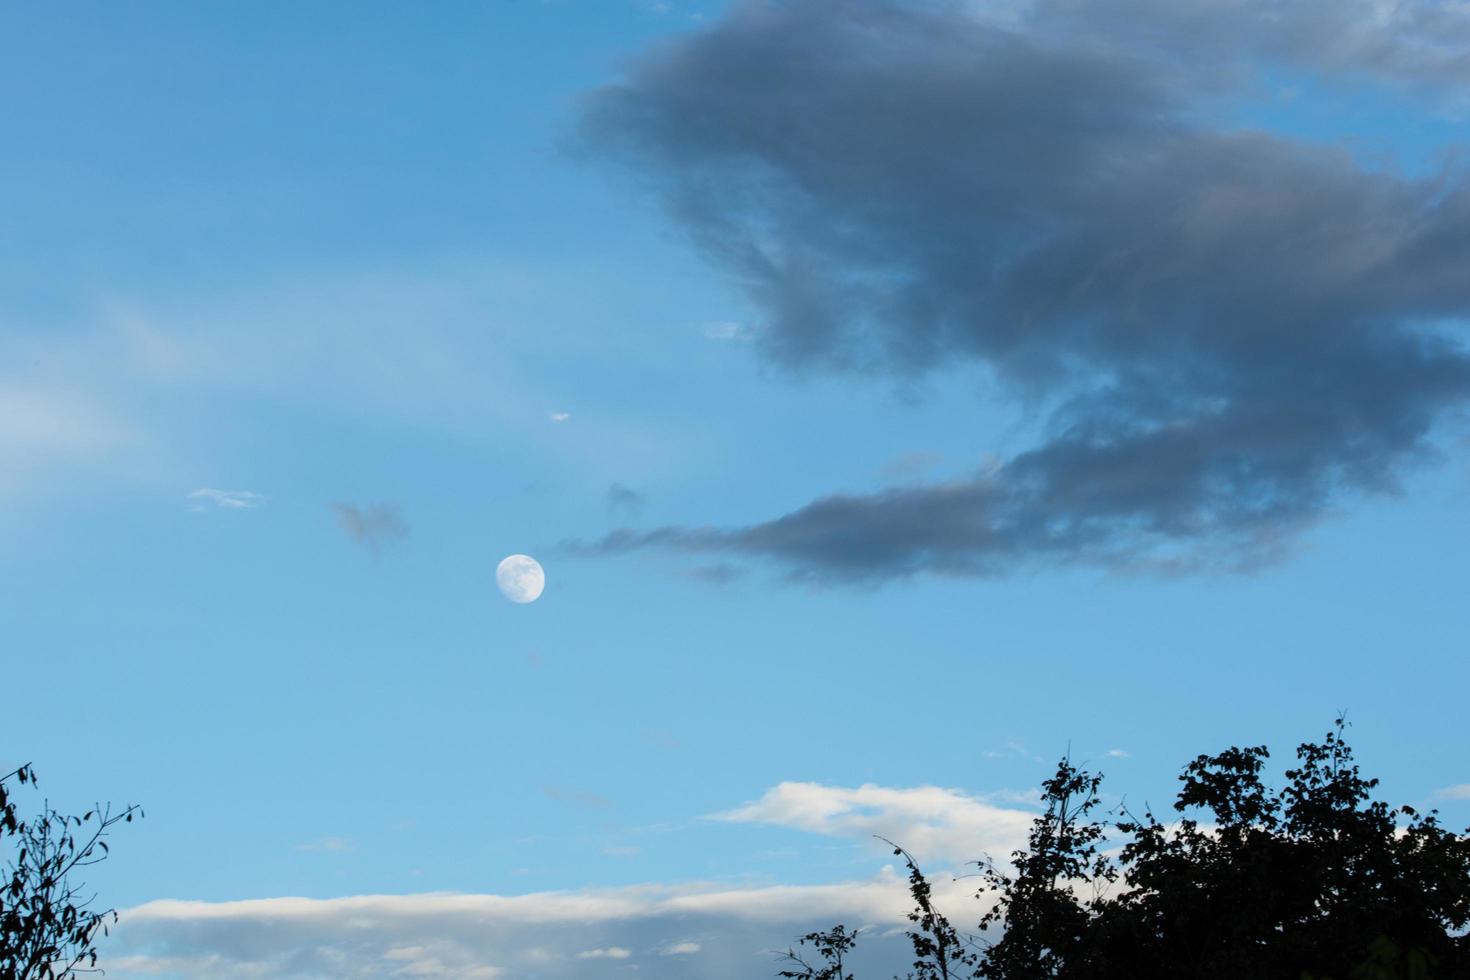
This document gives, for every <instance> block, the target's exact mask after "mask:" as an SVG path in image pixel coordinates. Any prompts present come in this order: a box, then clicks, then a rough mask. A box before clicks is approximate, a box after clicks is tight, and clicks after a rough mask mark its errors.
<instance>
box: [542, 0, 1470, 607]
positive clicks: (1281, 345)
mask: <svg viewBox="0 0 1470 980" xmlns="http://www.w3.org/2000/svg"><path fill="white" fill-rule="evenodd" d="M1000 10H1001V13H994V12H992V13H989V14H985V13H981V12H979V10H978V8H976V7H975V6H974V5H968V4H961V3H938V4H908V3H900V2H890V0H854V2H851V3H845V4H842V5H834V4H831V3H824V2H820V0H791V2H783V3H771V2H762V0H749V2H742V3H737V4H735V5H734V6H733V8H732V9H731V11H730V12H729V13H728V14H727V15H726V16H725V17H724V18H723V19H722V20H720V21H719V22H717V23H715V24H714V25H713V26H710V27H709V28H707V29H703V30H701V31H699V32H698V33H694V34H689V35H685V36H683V37H679V38H676V39H674V40H672V41H669V42H667V43H663V44H661V45H659V46H658V47H656V48H655V49H653V50H652V51H650V52H648V53H646V54H645V55H644V56H643V57H642V58H641V60H638V61H637V62H636V63H634V64H633V65H632V67H631V68H630V69H629V71H628V72H627V74H626V76H625V77H624V78H623V79H621V80H620V81H618V82H616V83H613V84H609V85H606V86H604V87H602V88H601V89H598V90H596V91H594V92H591V93H589V94H588V95H587V97H586V99H585V101H584V105H583V114H582V117H581V126H580V130H579V138H580V140H581V143H582V145H583V146H585V147H586V148H587V149H588V150H589V152H594V153H596V154H598V155H600V156H602V157H611V158H614V159H617V160H621V161H623V162H624V163H626V164H627V165H628V167H629V169H630V170H632V171H634V172H635V173H637V174H639V175H640V178H641V179H642V180H644V181H646V182H648V183H649V184H651V186H652V188H653V190H654V191H655V192H656V194H657V195H659V196H660V197H661V198H662V199H663V201H664V202H665V203H666V205H667V207H668V209H669V211H670V213H671V214H672V216H673V218H674V220H675V221H676V222H677V224H678V225H679V226H680V227H681V228H682V229H683V230H684V231H685V232H686V233H687V234H688V236H689V238H690V240H691V241H692V242H693V243H694V244H695V246H696V247H697V248H698V249H699V250H700V251H701V252H702V253H703V254H704V255H705V256H706V257H707V258H708V259H709V260H710V261H711V262H712V263H713V264H714V265H715V266H716V267H718V268H719V269H721V270H723V271H724V272H725V273H727V274H728V275H729V276H730V277H731V278H732V279H733V280H734V282H735V283H737V284H738V285H739V286H740V287H741V288H743V289H744V291H745V293H746V295H747V297H748V298H749V300H750V302H751V303H752V304H753V306H754V307H755V308H756V309H757V310H759V311H760V312H761V313H762V314H763V316H764V321H765V322H764V323H763V324H761V325H760V329H759V331H758V334H757V336H756V342H757V345H758V348H759V349H760V350H761V351H762V353H763V356H764V357H765V358H766V359H767V360H768V361H769V362H771V363H773V364H776V365H778V366H781V367H784V368H786V369H789V370H791V371H794V372H803V373H820V372H828V373H834V372H835V373H857V374H863V375H869V376H884V375H887V376H893V377H899V378H917V377H922V376H923V375H925V374H926V373H929V372H933V371H937V370H941V369H945V368H949V367H953V366H956V365H971V366H973V367H975V368H977V369H978V370H979V371H980V373H981V376H982V377H983V378H984V379H985V380H984V385H983V386H984V388H985V390H987V391H994V392H1002V393H1006V394H1007V395H1008V396H1009V397H1011V398H1012V399H1013V400H1015V401H1016V402H1017V403H1019V404H1024V405H1028V406H1039V407H1041V408H1042V410H1043V414H1042V418H1043V419H1044V420H1045V422H1044V425H1043V427H1042V428H1043V432H1042V434H1041V436H1040V438H1039V441H1038V442H1037V443H1036V444H1035V445H1034V446H1032V447H1031V448H1028V449H1026V450H1025V451H1022V452H1019V453H1017V454H1015V455H1013V456H1011V457H1010V458H1009V459H1005V460H1002V461H1001V462H1000V463H999V464H998V465H996V466H991V467H986V468H984V469H982V470H980V471H977V472H975V473H973V474H971V475H969V476H965V477H961V478H958V479H954V480H951V481H949V482H943V483H922V484H913V485H905V486H900V487H895V488H891V489H888V490H884V491H881V492H878V493H835V494H832V495H829V496H826V497H823V498H821V499H818V500H816V501H814V502H811V503H809V504H807V505H806V506H803V507H800V508H798V509H796V510H793V511H791V512H790V513H787V514H785V515H784V516H779V517H776V518H774V519H771V520H766V521H761V522H757V523H753V524H749V525H745V526H725V527H720V526H705V527H700V526H666V527H660V528H655V529H652V530H631V529H627V528H624V529H619V530H616V531H613V532H612V533H610V534H608V535H606V536H605V537H603V538H601V539H600V540H595V541H570V542H566V543H565V550H566V551H567V552H568V553H570V554H576V555H584V556H597V555H617V554H624V553H627V552H631V551H635V550H639V549H647V548H657V549H664V550H671V551H675V552H688V553H694V554H698V555H706V554H718V555H726V556H732V557H733V558H735V559H737V560H744V561H757V562H768V563H771V564H773V565H775V566H776V567H777V568H779V569H781V570H783V571H784V572H785V573H787V574H788V575H789V576H790V577H792V578H795V579H800V580H806V581H813V582H849V583H854V582H855V583H882V582H885V581H891V580H895V579H903V578H907V577H911V576H913V575H915V574H920V573H927V574H939V575H951V576H997V575H1002V574H1007V573H1010V572H1012V571H1014V570H1016V569H1018V568H1026V567H1031V566H1036V565H1038V564H1050V565H1076V564H1081V565H1090V566H1094V567H1102V568H1108V569H1127V570H1144V571H1148V570H1152V571H1160V572H1170V573H1174V572H1201V571H1222V570H1223V571H1250V570H1254V569H1257V568H1259V567H1261V566H1263V565H1265V564H1269V563H1272V562H1275V561H1278V560H1280V559H1281V558H1283V557H1284V556H1287V555H1289V554H1290V553H1291V551H1292V548H1293V546H1294V545H1295V544H1296V542H1297V541H1298V539H1299V538H1300V536H1301V534H1302V533H1303V532H1304V531H1305V530H1306V529H1308V528H1310V527H1312V526H1313V525H1315V524H1316V523H1318V522H1319V521H1320V520H1322V519H1323V518H1324V517H1325V516H1326V515H1327V514H1328V513H1329V512H1330V511H1331V510H1332V509H1333V508H1334V507H1336V506H1338V505H1340V504H1342V503H1345V502H1349V501H1351V500H1352V499H1354V498H1361V497H1363V496H1366V495H1375V494H1385V493H1393V492H1397V491H1398V490H1399V489H1400V488H1401V487H1402V486H1403V481H1404V479H1405V477H1406V475H1407V474H1408V473H1409V472H1410V471H1411V470H1412V469H1413V468H1414V467H1415V466H1416V465H1418V464H1421V463H1423V462H1425V461H1429V460H1432V459H1434V458H1435V457H1436V456H1437V454H1438V448H1437V446H1436V435H1437V434H1438V433H1439V431H1440V430H1441V429H1442V428H1443V426H1445V425H1446V424H1447V423H1448V422H1449V421H1450V420H1451V419H1454V418H1456V417H1457V416H1461V415H1463V411H1464V408H1465V406H1466V403H1467V399H1470V355H1467V352H1466V349H1465V347H1464V344H1463V335H1462V333H1460V332H1459V331H1461V330H1462V328H1463V319H1464V318H1465V316H1466V314H1467V313H1470V280H1467V279H1466V278H1465V276H1464V275H1463V274H1462V272H1463V269H1464V267H1465V264H1466V261H1467V259H1470V183H1467V169H1466V167H1465V165H1464V164H1462V163H1458V162H1455V161H1453V160H1449V159H1448V158H1447V162H1445V163H1444V164H1443V165H1442V166H1441V167H1440V168H1439V169H1438V170H1435V171H1432V172H1427V173H1413V172H1408V171H1405V170H1402V169H1398V168H1394V167H1389V166H1382V165H1370V164H1369V163H1367V162H1364V161H1363V160H1360V159H1357V158H1355V156H1354V155H1353V154H1352V153H1351V152H1350V151H1349V150H1348V149H1346V148H1344V147H1339V146H1334V145H1331V144H1328V143H1325V142H1314V141H1308V140H1305V139H1302V138H1299V137H1294V136H1289V135H1285V134H1283V133H1280V132H1271V131H1267V130H1265V129H1262V128H1258V127H1251V126H1248V125H1244V124H1242V123H1241V122H1240V121H1239V120H1240V118H1241V114H1242V113H1243V112H1244V113H1245V114H1246V116H1247V117H1248V115H1249V110H1250V109H1251V107H1252V106H1255V105H1257V104H1259V103H1260V102H1261V100H1262V99H1263V98H1264V97H1265V96H1263V93H1267V92H1270V93H1274V91H1275V86H1277V85H1279V84H1280V83H1279V81H1273V80H1275V79H1281V78H1285V79H1287V80H1288V81H1298V80H1300V81H1302V84H1303V86H1306V87H1307V92H1306V94H1304V95H1301V96H1300V98H1302V99H1310V98H1311V97H1312V95H1313V91H1314V89H1313V87H1315V89H1316V90H1325V91H1327V92H1328V93H1329V94H1330V92H1331V91H1332V86H1334V85H1337V86H1346V85H1372V86H1377V87H1378V88H1379V89H1381V90H1382V91H1384V92H1385V93H1387V95H1388V96H1389V97H1392V98H1399V99H1410V100H1418V103H1419V106H1420V108H1421V109H1422V110H1423V111H1424V112H1425V113H1426V114H1431V115H1432V114H1433V113H1435V112H1439V111H1450V110H1451V109H1453V108H1454V104H1453V100H1454V99H1457V98H1462V95H1461V93H1463V91H1464V88H1463V83H1464V81H1465V80H1466V76H1467V75H1470V69H1467V68H1466V67H1465V62H1464V59H1463V58H1462V57H1458V56H1456V55H1455V53H1454V47H1453V44H1452V43H1451V41H1452V40H1453V39H1460V40H1465V39H1467V38H1470V12H1466V11H1465V10H1463V9H1462V8H1460V7H1450V6H1445V5H1436V4H1408V5H1391V6H1388V7H1385V6H1384V5H1382V4H1376V3H1372V2H1370V0H1347V2H1339V3H1333V4H1327V3H1323V2H1319V0H1311V2H1305V3H1302V4H1297V5H1293V6H1291V7H1290V8H1288V9H1287V10H1285V11H1283V10H1282V9H1281V8H1280V7H1279V5H1277V4H1271V3H1265V2H1261V0H1239V2H1234V3H1229V4H1212V5H1205V4H1200V3H1185V4H1161V3H1158V2H1157V0H1100V2H1096V3H1090V4H1075V3H1071V2H1064V0H1036V2H1022V3H1019V4H1007V5H1002V7H1001V8H1000ZM1144 25H1147V29H1145V28H1144ZM1308 81H1310V82H1311V85H1307V82H1308ZM1273 97H1274V96H1273Z"/></svg>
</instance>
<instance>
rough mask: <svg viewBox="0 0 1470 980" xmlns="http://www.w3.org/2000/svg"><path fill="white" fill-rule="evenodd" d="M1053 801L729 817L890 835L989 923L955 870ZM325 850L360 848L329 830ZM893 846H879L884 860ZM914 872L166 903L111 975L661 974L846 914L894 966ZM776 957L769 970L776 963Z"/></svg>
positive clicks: (721, 962) (737, 967) (829, 793)
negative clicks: (834, 878)
mask: <svg viewBox="0 0 1470 980" xmlns="http://www.w3.org/2000/svg"><path fill="white" fill-rule="evenodd" d="M1035 816H1036V811H1035V810H1026V809H1020V808H1008V807H999V806H995V805H993V804H990V803H988V802H986V801H985V800H983V799H982V798H979V797H975V796H971V795H969V794H966V793H964V792H962V791H960V790H955V789H945V788H941V787H935V786H918V787H911V788H894V787H884V786H876V785H872V784H865V785H863V786H858V787H842V786H827V785H823V784H820V783H796V782H787V783H781V784H780V785H778V786H775V787H773V788H772V789H770V790H769V791H768V792H766V793H765V794H763V795H762V796H761V798H760V799H758V800H756V801H754V802H751V803H748V804H745V805H744V806H741V807H738V808H736V809H734V810H729V811H725V812H722V813H717V814H713V815H711V819H712V820H715V821H720V822H736V823H759V824H766V825H770V826H777V827H785V828H790V829H795V830H800V831H805V832H808V833H815V834H821V835H825V836H829V837H836V838H844V839H848V840H851V841H853V842H854V844H855V845H857V846H858V847H860V848H863V847H867V846H868V845H869V844H871V843H872V837H873V835H874V834H879V835H882V836H884V837H887V838H889V839H892V840H895V841H897V842H901V843H903V844H905V846H908V847H909V848H910V850H911V851H912V852H913V853H914V854H915V856H916V857H918V858H919V860H920V861H922V862H925V864H924V866H925V868H926V871H927V872H928V873H929V875H930V878H931V880H932V882H933V884H934V894H935V897H936V901H938V902H939V903H940V907H941V908H947V909H950V910H952V911H953V913H954V914H955V916H956V922H957V924H958V923H970V922H971V920H976V921H978V918H979V915H980V912H981V910H982V909H983V907H984V906H983V905H981V904H980V903H977V902H976V901H975V899H974V895H975V891H976V888H975V885H974V883H973V882H972V881H970V880H968V879H959V878H957V877H956V876H955V875H954V874H952V873H951V871H952V869H957V868H959V867H961V866H962V865H963V864H965V863H966V862H968V861H973V860H975V859H977V858H979V857H981V856H982V855H983V853H984V852H986V851H990V852H992V854H991V856H992V857H994V858H995V859H997V860H1003V859H1004V857H1005V856H1006V855H1007V854H1008V853H1009V852H1010V851H1011V850H1012V849H1014V848H1016V847H1019V846H1020V845H1021V844H1022V843H1023V842H1024V840H1025V836H1026V832H1027V831H1028V829H1029V828H1030V824H1031V821H1032V820H1033V819H1034V818H1035ZM312 846H313V847H327V846H330V847H331V848H332V849H334V850H338V851H341V852H344V853H350V851H351V848H350V846H349V845H347V842H339V841H338V839H336V838H325V839H324V840H323V841H319V842H316V843H315V844H313V845H312ZM884 851H886V847H885V848H884V849H883V850H878V849H876V848H875V849H874V856H875V857H877V856H878V854H881V853H883V852H884ZM909 907H910V901H909V896H908V891H907V883H906V880H905V877H904V875H903V874H902V873H900V871H899V870H896V869H895V868H894V866H893V865H892V864H884V865H883V866H882V867H881V869H880V870H879V871H878V872H877V873H876V874H874V875H873V876H871V877H868V878H862V879H857V880H850V881H841V882H834V883H830V884H815V885H810V884H809V885H781V884H775V885H769V884H747V885H736V886H732V885H729V884H719V883H713V882H689V883H684V884H642V885H630V886H625V887H619V888H587V889H582V890H579V891H561V892H539V893H531V894H523V895H491V894H464V893H429V894H415V895H357V896H349V897H343V898H331V899H312V898H299V897H282V898H266V899H255V900H247V901H233V902H199V901H174V900H163V901H155V902H148V903H146V904H144V905H141V906H138V907H137V908H133V909H129V910H126V911H125V912H123V913H122V920H121V924H120V926H119V927H118V928H117V930H116V938H115V939H114V940H113V941H112V942H110V943H109V945H108V946H107V948H106V950H105V952H107V954H108V956H107V958H106V960H105V961H104V963H103V965H104V966H105V967H106V968H107V969H108V971H109V975H110V976H116V977H120V978H122V980H127V978H129V977H188V978H196V980H236V978H246V977H263V976H264V977H272V978H280V980H296V978H302V980H304V978H310V977H321V976H331V977H341V978H358V977H363V978H365V977H384V976H411V977H427V978H437V977H443V978H449V977H480V978H491V977H518V978H537V977H547V978H550V977H564V978H577V980H580V978H590V977H597V976H606V975H607V971H608V970H610V969H613V970H617V971H624V970H626V971H628V972H637V974H638V975H639V976H641V977H646V978H655V980H662V978H667V980H676V978H683V977H687V976H690V975H697V976H701V977H709V978H711V980H714V978H725V977H729V978H732V980H733V978H736V977H740V978H746V977H749V976H752V975H761V973H762V972H763V971H764V972H769V973H772V974H773V973H774V972H775V971H776V969H777V967H776V965H775V964H776V962H777V959H778V951H779V950H784V949H786V947H787V945H788V944H790V943H792V942H793V941H794V940H795V938H796V937H797V936H799V935H802V934H804V933H806V932H809V931H812V930H815V929H823V928H827V927H829V926H832V925H834V924H836V923H839V922H841V923H844V924H846V925H848V926H849V927H855V928H864V929H865V930H866V934H865V936H864V938H863V940H862V943H861V946H862V950H863V956H862V961H863V963H864V969H865V971H867V972H870V973H873V974H874V975H884V974H885V972H887V973H892V972H894V971H897V970H899V969H901V968H902V967H903V966H904V965H905V964H906V963H907V962H908V960H909V959H910V958H911V952H910V950H909V947H908V944H907V940H906V939H905V938H904V936H903V931H904V928H905V922H906V920H905V918H904V916H905V913H906V912H907V911H908V910H909ZM766 968H769V969H768V970H767V969H766Z"/></svg>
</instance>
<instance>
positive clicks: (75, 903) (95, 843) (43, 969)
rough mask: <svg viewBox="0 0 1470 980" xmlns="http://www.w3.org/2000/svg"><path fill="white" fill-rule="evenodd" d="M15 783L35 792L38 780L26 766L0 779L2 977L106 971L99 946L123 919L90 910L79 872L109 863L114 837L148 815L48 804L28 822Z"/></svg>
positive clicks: (25, 979)
mask: <svg viewBox="0 0 1470 980" xmlns="http://www.w3.org/2000/svg"><path fill="white" fill-rule="evenodd" d="M12 780H14V783H15V785H22V786H23V785H26V784H30V785H32V786H34V785H35V783H36V774H35V771H34V770H33V769H32V768H31V767H30V766H29V765H26V766H21V767H20V768H19V769H16V770H15V771H13V772H11V773H9V774H8V775H5V776H3V777H0V847H3V849H4V851H5V852H6V871H8V873H9V874H8V881H6V883H5V886H4V891H3V892H0V977H3V978H4V980H65V978H68V977H74V976H76V975H77V974H79V973H89V972H101V971H98V970H96V966H97V948H96V945H95V941H96V939H97V938H98V936H99V935H106V934H107V929H108V925H109V924H110V923H113V922H116V921H117V913H116V912H115V911H113V910H112V909H108V910H106V911H100V912H99V911H92V910H91V909H90V908H89V906H90V905H91V904H92V902H93V901H94V899H95V896H89V895H87V894H86V886H85V885H84V884H82V883H80V882H78V881H76V880H75V877H76V872H77V871H78V870H80V869H81V868H85V867H88V866H89V865H93V864H96V863H98V862H99V861H101V860H103V859H104V858H105V857H106V856H107V850H108V848H107V841H106V839H105V838H106V837H107V836H108V833H109V831H110V830H111V829H112V828H113V827H114V826H116V825H117V824H119V823H131V822H132V820H133V817H134V816H142V814H143V811H142V810H141V809H139V808H138V807H136V806H129V807H127V808H126V809H124V810H123V811H121V812H120V813H113V812H112V809H111V807H110V806H98V807H94V808H93V809H91V810H88V811H87V812H86V813H85V814H83V815H82V816H80V817H78V816H71V815H67V814H63V813H59V812H57V811H56V810H53V809H51V807H50V805H49V804H43V808H42V812H41V814H40V815H39V816H37V817H35V818H34V819H31V820H22V819H20V817H19V816H18V811H17V809H16V806H15V803H14V802H13V801H12V800H11V797H10V793H11V790H12V786H11V785H10V784H11V781H12Z"/></svg>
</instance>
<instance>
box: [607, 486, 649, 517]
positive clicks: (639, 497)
mask: <svg viewBox="0 0 1470 980" xmlns="http://www.w3.org/2000/svg"><path fill="white" fill-rule="evenodd" d="M647 502H648V498H647V497H645V496H644V495H643V494H641V493H639V492H638V491H637V490H634V489H632V488H631V487H625V486H623V485H622V484H621V483H614V484H613V485H612V486H610V487H608V488H607V509H608V512H609V513H611V514H624V515H627V516H629V517H637V516H638V515H639V514H641V513H643V505H644V504H646V503H647Z"/></svg>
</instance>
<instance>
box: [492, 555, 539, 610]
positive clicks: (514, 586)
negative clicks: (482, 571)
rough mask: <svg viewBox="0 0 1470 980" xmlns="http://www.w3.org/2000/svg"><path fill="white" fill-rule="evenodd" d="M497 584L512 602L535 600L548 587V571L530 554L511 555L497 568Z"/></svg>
mask: <svg viewBox="0 0 1470 980" xmlns="http://www.w3.org/2000/svg"><path fill="white" fill-rule="evenodd" d="M495 584H497V585H499V586H500V591H501V592H504V593H505V597H506V598H507V599H509V600H510V601H511V602H535V601H536V600H537V599H539V598H541V590H542V589H544V588H546V572H544V571H542V569H541V563H540V562H538V561H537V560H536V559H534V558H532V557H531V556H530V555H511V556H510V557H509V558H507V559H505V560H504V561H502V562H501V563H500V566H499V567H498V568H496V569H495Z"/></svg>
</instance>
